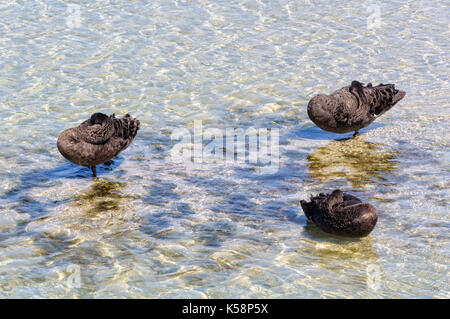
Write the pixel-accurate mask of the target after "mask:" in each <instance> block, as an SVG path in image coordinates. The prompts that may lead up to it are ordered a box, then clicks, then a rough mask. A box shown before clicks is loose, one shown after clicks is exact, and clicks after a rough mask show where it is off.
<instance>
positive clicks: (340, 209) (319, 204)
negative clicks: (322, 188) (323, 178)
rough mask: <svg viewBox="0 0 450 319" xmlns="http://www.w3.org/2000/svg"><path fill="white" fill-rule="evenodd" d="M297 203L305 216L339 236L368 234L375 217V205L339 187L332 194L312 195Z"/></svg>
mask: <svg viewBox="0 0 450 319" xmlns="http://www.w3.org/2000/svg"><path fill="white" fill-rule="evenodd" d="M300 203H301V205H302V209H303V211H304V213H305V215H306V217H307V218H308V220H311V221H312V222H314V224H316V225H317V226H318V227H319V228H320V229H322V230H323V231H324V232H327V233H330V234H334V235H338V236H345V237H364V236H367V235H369V234H370V232H371V231H372V230H373V229H374V228H375V225H376V223H377V221H378V213H377V210H376V209H375V207H373V206H372V205H370V204H368V203H363V202H362V201H361V200H360V199H359V198H357V197H355V196H353V195H350V194H346V193H344V192H343V191H341V190H339V189H336V190H334V191H333V192H332V193H331V194H323V193H321V194H319V195H317V196H312V197H311V201H310V202H306V201H305V200H302V201H300Z"/></svg>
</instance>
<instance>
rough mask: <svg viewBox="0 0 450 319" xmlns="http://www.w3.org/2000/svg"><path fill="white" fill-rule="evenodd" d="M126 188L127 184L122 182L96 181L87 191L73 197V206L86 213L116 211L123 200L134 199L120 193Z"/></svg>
mask: <svg viewBox="0 0 450 319" xmlns="http://www.w3.org/2000/svg"><path fill="white" fill-rule="evenodd" d="M126 186H127V184H126V183H122V182H114V181H110V180H107V179H101V180H97V181H96V182H95V183H94V184H93V185H92V186H91V187H90V188H89V190H87V191H85V192H83V193H81V194H79V195H76V196H75V200H74V204H75V205H76V206H77V207H84V208H85V210H86V211H87V212H88V213H97V212H105V211H109V210H118V209H119V208H120V206H121V202H122V201H123V199H136V197H135V196H131V195H123V194H122V193H121V190H123V189H124V188H125V187H126Z"/></svg>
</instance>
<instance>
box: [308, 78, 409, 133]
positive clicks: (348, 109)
mask: <svg viewBox="0 0 450 319" xmlns="http://www.w3.org/2000/svg"><path fill="white" fill-rule="evenodd" d="M405 95H406V92H405V91H401V90H397V89H396V88H395V84H382V83H381V84H379V85H377V86H372V84H371V83H368V84H367V85H366V86H364V85H363V83H361V82H358V81H353V82H352V83H351V85H350V86H346V87H343V88H341V89H339V90H337V91H335V92H333V93H331V94H330V95H326V94H319V95H316V96H314V97H313V98H312V99H311V100H310V101H309V103H308V116H309V118H310V119H311V121H313V122H314V124H316V125H317V126H318V127H320V128H321V129H323V130H325V131H330V132H335V133H347V132H352V131H355V133H354V136H355V135H357V134H358V131H359V130H360V129H362V128H364V127H366V126H368V125H369V124H370V123H372V122H373V121H375V119H377V118H378V117H380V116H381V115H382V114H384V113H385V112H386V111H388V110H389V109H391V108H392V107H393V106H394V105H395V104H396V103H397V102H398V101H400V100H401V99H403V98H404V97H405Z"/></svg>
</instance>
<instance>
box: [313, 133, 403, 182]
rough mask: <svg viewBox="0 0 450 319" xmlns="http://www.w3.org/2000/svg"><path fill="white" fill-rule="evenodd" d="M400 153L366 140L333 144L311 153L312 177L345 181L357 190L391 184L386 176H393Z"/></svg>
mask: <svg viewBox="0 0 450 319" xmlns="http://www.w3.org/2000/svg"><path fill="white" fill-rule="evenodd" d="M399 154H400V151H397V150H388V149H386V148H384V147H383V144H381V143H372V142H366V141H365V140H364V139H363V137H361V136H358V137H356V138H353V139H350V140H345V141H331V142H330V143H328V144H327V145H325V146H322V147H319V148H318V149H317V150H316V151H315V152H313V153H311V154H310V155H309V156H308V158H307V160H308V162H309V163H308V164H307V166H308V167H309V174H310V176H311V177H312V178H314V179H316V180H319V181H333V180H334V179H339V178H345V179H347V180H348V181H349V182H350V183H351V184H352V186H353V187H355V188H362V187H364V186H365V185H367V184H369V183H377V184H387V181H386V178H385V177H384V176H383V175H384V174H391V173H392V172H393V171H394V170H395V169H396V165H397V157H398V155H399Z"/></svg>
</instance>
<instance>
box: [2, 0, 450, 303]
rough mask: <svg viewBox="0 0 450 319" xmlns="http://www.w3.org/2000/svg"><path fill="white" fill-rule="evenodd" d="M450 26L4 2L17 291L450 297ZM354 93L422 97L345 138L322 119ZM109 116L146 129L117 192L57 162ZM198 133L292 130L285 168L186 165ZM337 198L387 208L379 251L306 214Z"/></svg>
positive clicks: (113, 170) (431, 5)
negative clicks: (389, 89)
mask: <svg viewBox="0 0 450 319" xmlns="http://www.w3.org/2000/svg"><path fill="white" fill-rule="evenodd" d="M449 11H450V10H449V3H448V1H432V2H428V1H374V2H371V3H368V2H366V1H356V2H355V1H351V2H349V1H322V0H317V1H316V0H309V1H306V0H305V1H287V0H282V1H268V0H267V1H266V0H248V1H247V0H240V1H235V0H214V1H206V0H192V1H190V0H185V1H181V0H178V1H172V0H164V1H125V0H104V1H96V2H93V1H84V0H80V1H73V2H71V1H65V0H61V1H56V0H48V1H36V0H34V1H18V0H5V1H2V2H1V3H0V118H1V126H0V132H1V134H0V296H1V297H25V298H30V297H33V298H40V297H64V298H73V297H75V298H93V297H94V298H95V297H147V298H162V297H166V298H168V297H192V298H204V297H209V298H213V297H214V298H222V297H237V298H244V297H274V298H280V297H287V298H302V297H314V298H320V297H350V298H360V297H369V298H379V297H381V298H386V297H389V298H399V297H426V298H428V297H447V298H448V297H449V293H450V288H449V269H448V268H449V252H450V247H449V244H450V240H449V226H450V220H449V217H448V211H449V209H448V207H449V206H448V200H449V186H450V185H449V180H450V178H449V167H450V165H449V154H450V153H449V130H450V125H449V119H450V116H449V115H450V111H449V104H448V101H449V97H450V96H449V92H450V90H449V81H448V80H449V79H448V77H449V73H450V72H449V71H450V70H449V49H450V48H449V47H450V45H449V41H448V39H449V37H450V33H449V19H448V17H449V13H450V12H449ZM378 13H379V15H378ZM354 79H358V80H360V81H363V82H369V81H371V82H373V83H374V84H378V83H380V82H382V83H395V84H396V85H397V87H398V88H401V89H404V90H406V91H407V95H406V98H405V99H404V100H402V101H401V102H400V103H399V104H397V105H396V106H395V107H394V108H393V109H392V110H391V111H389V112H388V113H386V114H385V115H384V116H382V117H381V118H380V119H378V120H377V121H376V122H375V123H373V124H372V125H371V126H369V127H368V128H366V129H364V130H362V134H361V135H360V136H358V137H357V138H355V139H350V140H340V141H339V139H341V138H342V137H349V136H350V135H351V134H346V135H337V134H331V133H327V132H324V131H321V130H320V129H318V128H317V127H315V126H314V125H313V124H312V122H311V121H310V120H309V119H308V117H307V114H306V105H307V103H308V100H309V99H310V98H311V97H312V96H313V95H315V94H318V93H319V92H331V91H333V90H335V89H338V88H340V87H342V86H345V85H348V84H349V83H350V82H351V81H352V80H354ZM95 111H103V112H106V113H116V115H124V114H125V113H127V112H129V113H131V114H132V115H133V116H136V117H137V118H139V120H140V121H141V130H140V131H139V134H138V136H137V137H136V139H135V141H134V142H133V144H131V146H130V147H129V148H128V149H127V150H126V151H124V152H123V153H122V154H121V155H120V156H119V157H118V158H117V159H116V160H115V162H114V164H113V165H112V166H109V167H106V166H99V167H98V173H99V178H98V180H93V179H92V177H91V175H90V171H89V170H88V169H87V168H84V167H79V166H76V165H74V164H71V163H69V162H67V161H66V160H65V159H64V158H62V156H61V155H60V154H59V152H58V150H57V148H56V139H57V137H58V135H59V133H60V132H61V131H62V130H64V129H66V128H68V127H71V126H75V125H78V124H79V123H80V122H81V121H82V120H85V119H87V118H88V117H89V116H90V115H91V114H92V113H93V112H95ZM196 120H198V121H202V123H203V126H204V128H219V129H221V130H222V129H225V128H227V127H232V128H243V129H247V128H249V127H254V128H272V129H274V128H278V129H279V133H280V140H279V141H280V148H279V149H280V165H279V169H278V171H277V172H276V173H275V174H266V175H264V174H259V173H258V167H257V166H256V165H253V164H250V163H237V162H236V163H233V164H232V165H220V163H219V164H218V165H213V166H209V165H197V166H195V165H185V164H183V163H181V164H180V163H175V162H173V161H172V160H171V157H170V151H171V149H172V147H173V146H174V145H175V144H176V143H177V141H172V140H171V133H172V132H173V131H174V130H175V129H179V128H187V129H189V130H191V131H192V128H193V125H194V124H193V123H194V121H196ZM335 188H341V189H344V190H347V191H350V192H352V193H354V194H356V195H357V196H359V197H360V198H361V199H363V200H367V201H369V202H370V203H372V204H373V205H374V206H376V207H377V209H378V213H379V220H378V224H377V226H376V228H375V230H374V231H373V232H372V233H371V234H370V236H368V237H366V238H363V239H361V240H348V239H342V238H337V237H333V236H330V235H327V234H325V233H323V232H322V231H320V230H319V229H318V228H317V227H316V226H315V225H313V224H310V223H307V221H306V218H305V216H304V215H303V213H302V211H301V208H300V205H299V201H300V199H306V198H308V197H309V195H310V194H313V193H316V192H325V191H326V192H328V191H331V190H333V189H335ZM78 274H79V276H78ZM78 278H79V279H80V280H79V281H78Z"/></svg>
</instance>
